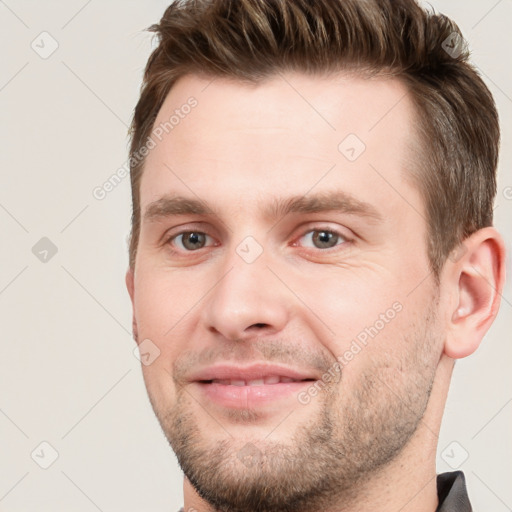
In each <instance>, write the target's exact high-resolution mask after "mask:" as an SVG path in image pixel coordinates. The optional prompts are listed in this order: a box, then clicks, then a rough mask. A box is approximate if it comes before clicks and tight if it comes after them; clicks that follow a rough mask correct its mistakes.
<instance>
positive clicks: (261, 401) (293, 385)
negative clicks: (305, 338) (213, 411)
mask: <svg viewBox="0 0 512 512" xmlns="http://www.w3.org/2000/svg"><path fill="white" fill-rule="evenodd" d="M317 380H318V377H316V376H315V375H313V374H312V373H311V372H308V371H301V370H297V369H292V368H287V367H278V366H275V365H265V364H256V365H251V366H249V367H235V366H227V365H222V366H216V367H210V368H208V369H206V370H204V371H202V372H200V373H199V374H198V375H197V376H195V377H194V378H193V379H191V381H192V382H191V383H192V384H193V385H195V386H196V387H197V388H198V390H199V391H200V393H201V394H202V395H203V396H204V398H205V399H207V400H208V402H209V403H214V404H216V405H217V406H220V407H224V408H228V409H249V408H261V407H265V406H267V405H271V404H275V403H282V402H284V401H290V400H293V399H294V397H295V398H296V395H297V393H298V392H300V391H301V390H302V389H304V387H307V386H311V385H312V384H313V383H314V382H316V381H317Z"/></svg>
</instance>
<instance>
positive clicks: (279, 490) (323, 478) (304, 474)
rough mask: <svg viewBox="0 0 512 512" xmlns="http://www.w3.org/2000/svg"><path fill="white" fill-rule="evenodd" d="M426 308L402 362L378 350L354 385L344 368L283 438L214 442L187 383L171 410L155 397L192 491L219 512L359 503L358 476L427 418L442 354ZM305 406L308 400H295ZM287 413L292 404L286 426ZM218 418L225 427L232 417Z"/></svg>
mask: <svg viewBox="0 0 512 512" xmlns="http://www.w3.org/2000/svg"><path fill="white" fill-rule="evenodd" d="M432 311H433V310H429V312H427V314H426V315H425V318H424V319H423V321H422V322H420V323H421V325H416V326H415V327H414V326H411V331H412V336H410V337H409V338H410V339H408V340H406V341H407V343H404V344H402V346H407V347H413V348H412V349H411V350H409V351H408V353H407V354H406V355H404V356H403V357H402V358H401V359H400V361H398V360H396V358H393V357H392V356H386V355H385V354H380V359H379V361H373V362H372V365H371V367H369V368H367V369H366V370H365V371H362V372H361V373H360V374H359V375H358V376H357V377H352V379H354V378H356V380H355V381H354V382H353V383H352V385H351V387H350V389H345V387H344V383H345V379H344V376H343V372H342V378H341V380H340V382H339V383H338V384H337V385H336V386H328V387H326V389H328V390H329V391H330V392H323V393H321V394H320V395H319V396H317V397H316V398H315V400H317V401H318V402H317V409H316V410H317V413H315V414H314V415H311V418H309V419H308V420H305V421H301V422H300V423H299V424H298V425H297V426H296V427H295V428H294V431H293V435H291V436H290V440H289V441H288V442H286V443H283V442H275V441H272V440H271V439H270V438H271V436H269V438H266V439H250V438H244V439H235V438H233V437H232V436H230V435H229V434H228V433H226V435H225V438H224V439H222V440H220V441H212V440H209V438H208V432H205V431H201V430H200V429H199V427H198V422H197V418H196V416H195V414H196V413H195V412H194V411H196V410H197V408H198V407H199V405H198V404H197V403H196V401H195V400H193V399H192V398H191V397H190V395H189V393H188V392H187V391H186V390H185V389H180V390H179V391H178V393H177V399H176V402H175V404H174V405H173V407H171V408H170V409H166V408H163V407H156V404H155V403H154V401H153V400H152V404H153V408H154V410H155V413H156V415H157V417H158V419H159V421H160V424H161V426H162V429H163V431H164V433H165V435H166V437H167V439H168V440H169V443H170V445H171V447H172V449H173V450H174V452H175V454H176V456H177V458H178V461H179V464H180V466H181V468H182V470H183V472H184V474H185V476H186V477H187V478H188V480H189V481H190V483H191V484H192V486H193V487H194V488H195V490H196V492H197V493H198V495H199V496H201V498H203V499H204V500H205V501H206V502H208V503H209V504H210V505H211V506H212V510H216V511H221V512H255V511H258V512H292V511H293V512H313V511H315V512H317V511H318V510H331V509H332V507H333V505H334V504H336V505H337V508H336V510H342V509H344V508H345V506H346V507H348V506H349V505H350V504H351V503H354V502H356V501H357V500H358V497H359V494H360V492H361V490H362V488H363V483H366V484H367V483H368V482H369V481H370V480H371V479H372V478H373V477H374V476H375V475H376V474H378V473H379V472H381V471H382V470H383V469H384V468H385V467H386V465H388V464H389V463H390V462H391V461H393V460H394V459H395V458H396V457H397V456H398V455H399V454H400V453H401V452H402V450H403V448H404V447H405V446H406V444H407V443H408V441H409V440H410V439H411V437H412V436H413V434H414V433H415V432H416V430H417V428H418V425H419V424H420V422H421V420H422V418H423V415H424V412H425V409H426V407H427V404H428V400H429V397H430V393H431V390H432V385H433V382H434V377H435V371H436V368H437V363H438V361H439V357H438V355H436V354H435V350H434V347H435V345H436V344H435V340H434V337H433V336H432V334H431V331H430V329H431V328H432V327H431V326H432V322H434V320H435V318H434V315H433V313H432ZM150 399H151V397H150ZM303 407H313V405H312V404H308V405H300V404H298V405H297V408H298V409H299V408H303ZM244 414H245V418H244ZM205 416H206V417H208V418H210V417H209V416H208V415H206V413H205ZM234 416H237V418H236V419H237V420H238V422H242V421H244V419H245V420H247V421H250V420H251V418H252V419H254V418H256V417H258V411H257V410H253V411H250V410H249V411H242V412H240V413H234V414H233V417H232V418H231V419H235V417H234ZM210 420H211V421H212V422H214V420H213V419H211V418H210ZM203 421H204V420H203ZM293 421H294V414H293V412H292V413H291V414H290V415H289V417H287V418H286V419H285V420H284V422H283V424H284V423H286V422H288V423H287V424H288V425H290V422H293ZM220 422H222V423H226V425H227V430H228V431H229V422H226V421H225V420H224V421H223V420H220ZM275 423H278V421H277V419H276V422H275ZM217 426H218V425H217V424H215V429H216V428H217ZM272 428H274V427H269V432H270V431H271V430H272ZM340 504H341V508H340ZM343 504H344V505H343Z"/></svg>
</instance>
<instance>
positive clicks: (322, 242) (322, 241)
mask: <svg viewBox="0 0 512 512" xmlns="http://www.w3.org/2000/svg"><path fill="white" fill-rule="evenodd" d="M314 238H315V239H316V240H315V242H317V244H318V245H319V246H321V247H332V245H333V244H332V241H333V240H334V241H335V236H334V233H330V232H329V231H318V233H317V235H316V236H315V237H314Z"/></svg>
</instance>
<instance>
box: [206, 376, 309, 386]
mask: <svg viewBox="0 0 512 512" xmlns="http://www.w3.org/2000/svg"><path fill="white" fill-rule="evenodd" d="M314 380H315V379H292V378H291V377H284V376H282V375H268V376H265V377H263V378H261V379H251V380H245V379H212V380H203V381H199V383H200V384H222V385H223V386H273V385H275V384H283V383H285V384H288V383H289V382H314Z"/></svg>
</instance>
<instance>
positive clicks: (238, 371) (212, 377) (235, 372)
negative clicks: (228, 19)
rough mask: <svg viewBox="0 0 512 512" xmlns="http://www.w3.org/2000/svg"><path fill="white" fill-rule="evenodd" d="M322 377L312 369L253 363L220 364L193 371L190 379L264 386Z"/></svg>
mask: <svg viewBox="0 0 512 512" xmlns="http://www.w3.org/2000/svg"><path fill="white" fill-rule="evenodd" d="M318 378H320V377H319V376H317V375H316V374H315V373H313V372H312V371H310V370H301V369H295V368H290V367H288V366H283V365H275V364H267V363H253V364H251V365H248V366H235V365H228V364H219V365H215V366H210V367H208V368H205V369H203V370H198V371H197V372H195V373H193V374H192V375H191V376H190V377H189V380H190V381H191V382H202V383H212V382H214V381H215V382H216V383H222V384H226V383H229V384H231V385H234V386H244V385H249V386H262V385H272V384H279V383H283V382H294V381H303V380H317V379H318Z"/></svg>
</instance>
